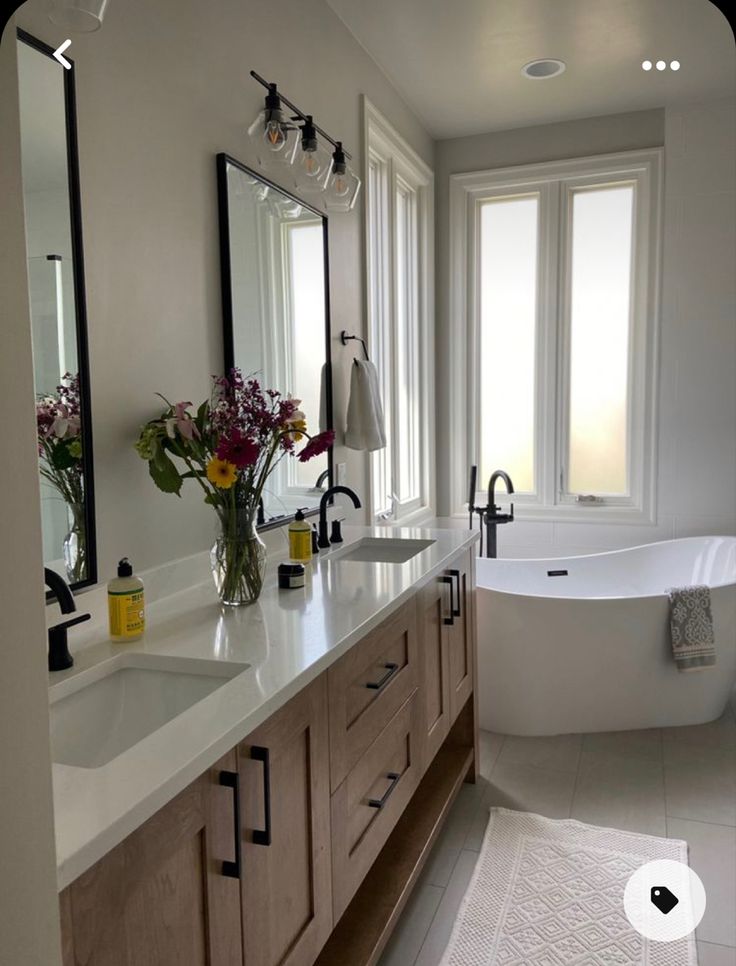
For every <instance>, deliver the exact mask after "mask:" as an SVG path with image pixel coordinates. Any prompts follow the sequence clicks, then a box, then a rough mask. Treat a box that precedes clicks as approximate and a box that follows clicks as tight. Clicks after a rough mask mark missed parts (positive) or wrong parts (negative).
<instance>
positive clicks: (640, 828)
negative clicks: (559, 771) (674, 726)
mask: <svg viewBox="0 0 736 966" xmlns="http://www.w3.org/2000/svg"><path fill="white" fill-rule="evenodd" d="M571 817H572V818H575V819H578V820H579V821H581V822H588V823H589V824H591V825H601V826H604V827H606V828H620V829H624V830H626V831H630V832H642V833H644V834H647V835H666V831H667V826H666V820H665V801H664V778H663V768H662V765H661V764H660V763H659V762H652V761H645V760H642V759H640V758H624V757H619V756H615V755H608V754H602V755H599V754H597V753H593V752H589V751H585V752H583V753H582V756H581V759H580V771H579V773H578V778H577V783H576V785H575V794H574V797H573V801H572V809H571Z"/></svg>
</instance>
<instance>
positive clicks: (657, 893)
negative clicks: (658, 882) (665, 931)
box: [649, 886, 680, 916]
mask: <svg viewBox="0 0 736 966" xmlns="http://www.w3.org/2000/svg"><path fill="white" fill-rule="evenodd" d="M649 898H650V900H651V902H652V905H655V906H656V907H657V909H659V911H660V912H661V913H662V915H663V916H666V915H667V914H668V913H669V912H672V910H673V909H674V908H675V906H676V905H677V903H678V902H679V901H680V900H679V899H678V898H677V896H676V895H675V894H674V892H670V890H669V889H668V888H667V886H652V888H651V890H650V892H649Z"/></svg>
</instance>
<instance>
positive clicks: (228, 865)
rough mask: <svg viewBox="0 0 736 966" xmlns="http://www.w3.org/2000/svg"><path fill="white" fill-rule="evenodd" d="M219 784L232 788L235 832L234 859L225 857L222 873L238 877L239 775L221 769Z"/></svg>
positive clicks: (239, 845) (240, 854)
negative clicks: (232, 860)
mask: <svg viewBox="0 0 736 966" xmlns="http://www.w3.org/2000/svg"><path fill="white" fill-rule="evenodd" d="M220 784H221V785H224V786H225V787H226V788H232V790H233V816H234V820H233V831H234V833H235V861H234V862H231V861H230V860H229V859H226V860H225V861H224V862H223V863H222V874H223V875H225V876H227V877H228V878H229V879H239V878H240V870H241V869H242V867H243V852H242V844H241V841H240V776H239V775H238V773H237V772H236V771H221V772H220Z"/></svg>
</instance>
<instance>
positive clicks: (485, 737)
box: [479, 731, 504, 778]
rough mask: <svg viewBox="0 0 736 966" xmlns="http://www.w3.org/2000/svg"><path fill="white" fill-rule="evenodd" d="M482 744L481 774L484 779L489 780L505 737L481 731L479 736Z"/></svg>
mask: <svg viewBox="0 0 736 966" xmlns="http://www.w3.org/2000/svg"><path fill="white" fill-rule="evenodd" d="M479 743H480V773H481V775H483V776H484V778H489V777H490V774H491V771H492V770H493V766H494V765H495V764H496V760H497V759H498V756H499V754H500V753H501V748H502V747H503V743H504V736H503V735H497V734H495V732H493V731H481V732H480V736H479Z"/></svg>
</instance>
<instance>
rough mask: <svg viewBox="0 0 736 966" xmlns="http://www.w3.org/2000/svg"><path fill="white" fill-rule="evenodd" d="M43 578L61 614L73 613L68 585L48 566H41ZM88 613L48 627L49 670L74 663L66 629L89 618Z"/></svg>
mask: <svg viewBox="0 0 736 966" xmlns="http://www.w3.org/2000/svg"><path fill="white" fill-rule="evenodd" d="M43 579H44V583H45V584H46V586H47V587H48V588H49V590H50V591H51V593H52V594H53V595H54V596H55V597H56V599H57V600H58V602H59V608H60V609H61V613H62V614H73V613H74V611H75V610H76V609H77V605H76V603H75V601H74V595H73V594H72V592H71V590H70V588H69V585H68V584H67V582H66V581H65V580H64V578H63V577H61V576H60V575H59V574H57V573H56V571H55V570H51V569H50V568H49V567H44V568H43ZM90 616H91V615H90V614H79V615H78V616H77V617H73V618H72V619H71V620H68V621H62V622H61V623H60V624H54V626H53V627H49V671H65V670H66V669H67V668H70V667H71V666H72V664H74V658H73V657H72V656H71V654H70V653H69V646H68V644H67V639H66V630H67V628H68V627H73V626H74V625H75V624H81V623H82V622H83V621H88V620H89V619H90Z"/></svg>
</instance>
